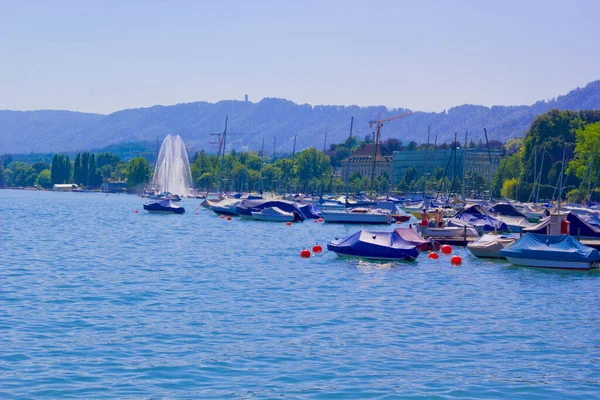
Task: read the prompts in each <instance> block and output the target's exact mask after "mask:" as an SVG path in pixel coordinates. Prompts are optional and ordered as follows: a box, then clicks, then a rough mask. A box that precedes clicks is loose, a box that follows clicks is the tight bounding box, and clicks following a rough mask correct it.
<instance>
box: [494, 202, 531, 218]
mask: <svg viewBox="0 0 600 400" xmlns="http://www.w3.org/2000/svg"><path fill="white" fill-rule="evenodd" d="M490 211H491V212H493V213H494V214H500V215H505V216H507V217H521V218H527V216H526V215H525V214H523V213H522V212H521V211H519V210H517V209H516V208H515V207H514V206H513V205H512V204H510V203H498V204H495V205H494V206H493V207H491V208H490Z"/></svg>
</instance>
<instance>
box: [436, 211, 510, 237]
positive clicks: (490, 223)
mask: <svg viewBox="0 0 600 400" xmlns="http://www.w3.org/2000/svg"><path fill="white" fill-rule="evenodd" d="M476 206H478V207H481V206H479V205H477V204H476ZM448 225H449V226H464V225H471V226H474V227H475V228H476V229H477V230H478V231H483V232H492V231H494V230H496V231H498V232H503V231H508V230H509V229H508V226H507V225H506V224H505V223H504V222H502V221H499V220H497V219H496V218H494V217H491V216H489V215H487V214H471V213H465V212H459V213H458V214H456V215H455V216H454V217H452V218H451V219H450V221H449V222H448Z"/></svg>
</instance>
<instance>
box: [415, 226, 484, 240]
mask: <svg viewBox="0 0 600 400" xmlns="http://www.w3.org/2000/svg"><path fill="white" fill-rule="evenodd" d="M429 236H431V237H432V238H434V239H465V238H466V239H474V238H476V239H479V233H477V229H475V228H474V227H473V226H469V225H462V226H445V227H441V228H429V227H426V228H425V232H424V233H423V237H429Z"/></svg>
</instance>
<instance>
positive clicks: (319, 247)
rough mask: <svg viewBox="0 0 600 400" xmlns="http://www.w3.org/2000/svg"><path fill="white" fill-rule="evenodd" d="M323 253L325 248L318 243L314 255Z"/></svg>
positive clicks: (314, 247)
mask: <svg viewBox="0 0 600 400" xmlns="http://www.w3.org/2000/svg"><path fill="white" fill-rule="evenodd" d="M322 251H323V248H322V247H321V245H320V244H319V243H316V244H315V245H314V246H313V253H320V252H322Z"/></svg>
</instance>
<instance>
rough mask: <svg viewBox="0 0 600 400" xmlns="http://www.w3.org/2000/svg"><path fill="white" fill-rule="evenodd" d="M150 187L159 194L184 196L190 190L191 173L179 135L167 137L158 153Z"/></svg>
mask: <svg viewBox="0 0 600 400" xmlns="http://www.w3.org/2000/svg"><path fill="white" fill-rule="evenodd" d="M152 186H153V187H154V188H155V189H156V190H157V191H158V192H159V193H163V192H170V193H172V194H177V195H180V196H183V195H186V194H188V193H189V192H190V191H191V188H192V172H191V171H190V161H189V159H188V155H187V150H186V148H185V144H184V143H183V140H182V139H181V137H180V136H179V135H167V137H165V140H164V141H163V143H162V145H161V146H160V152H159V153H158V159H157V161H156V167H155V168H154V177H153V178H152Z"/></svg>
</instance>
